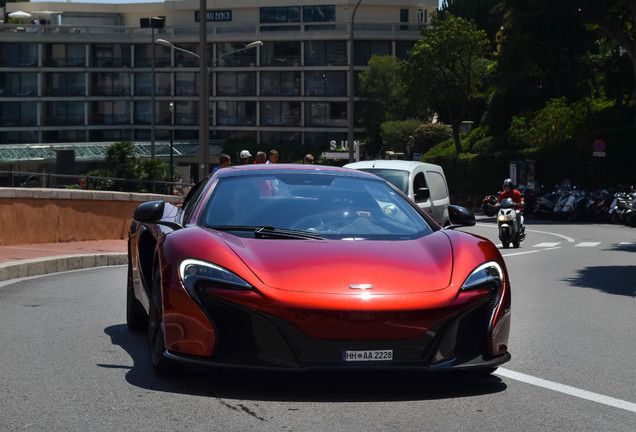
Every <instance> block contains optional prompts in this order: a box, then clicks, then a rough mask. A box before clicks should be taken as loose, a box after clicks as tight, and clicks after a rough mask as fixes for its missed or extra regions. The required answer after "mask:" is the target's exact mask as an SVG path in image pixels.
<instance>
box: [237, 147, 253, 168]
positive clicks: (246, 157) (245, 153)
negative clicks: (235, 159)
mask: <svg viewBox="0 0 636 432" xmlns="http://www.w3.org/2000/svg"><path fill="white" fill-rule="evenodd" d="M239 158H240V160H241V165H248V164H249V163H250V162H251V161H252V154H251V153H250V151H249V150H241V154H240V155H239Z"/></svg>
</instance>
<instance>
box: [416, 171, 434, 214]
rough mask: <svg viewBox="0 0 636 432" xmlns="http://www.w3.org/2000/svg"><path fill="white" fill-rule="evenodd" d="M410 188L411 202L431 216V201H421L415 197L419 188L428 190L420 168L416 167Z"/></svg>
mask: <svg viewBox="0 0 636 432" xmlns="http://www.w3.org/2000/svg"><path fill="white" fill-rule="evenodd" d="M411 188H412V193H411V198H413V200H414V201H415V202H416V203H417V205H418V206H420V207H421V208H422V209H424V210H425V211H426V212H428V214H430V215H431V216H433V214H432V213H431V200H430V199H422V198H419V197H418V196H417V191H418V190H419V189H420V188H428V184H427V182H426V177H425V176H424V170H423V169H422V168H419V167H418V168H416V169H415V171H414V173H413V180H412V182H411Z"/></svg>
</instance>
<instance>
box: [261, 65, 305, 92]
mask: <svg viewBox="0 0 636 432" xmlns="http://www.w3.org/2000/svg"><path fill="white" fill-rule="evenodd" d="M298 95H300V72H298V71H263V72H261V96H298Z"/></svg>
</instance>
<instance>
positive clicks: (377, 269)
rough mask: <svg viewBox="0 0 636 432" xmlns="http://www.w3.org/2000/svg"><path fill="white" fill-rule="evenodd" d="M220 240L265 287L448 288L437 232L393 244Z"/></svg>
mask: <svg viewBox="0 0 636 432" xmlns="http://www.w3.org/2000/svg"><path fill="white" fill-rule="evenodd" d="M222 237H223V238H224V240H225V242H226V244H227V245H228V246H229V247H230V248H231V249H232V250H233V251H234V252H235V253H236V254H237V255H238V256H239V257H240V258H241V260H242V261H243V262H244V263H245V264H246V265H247V266H248V267H249V268H250V269H251V270H252V271H253V272H254V274H255V275H256V276H257V277H258V278H259V279H260V281H261V282H262V283H263V284H264V285H267V286H268V287H271V288H275V289H280V290H289V291H297V292H313V293H329V294H360V293H361V292H362V290H363V288H362V287H361V285H362V286H365V285H371V286H372V287H373V288H371V289H372V290H373V291H372V292H373V294H374V295H379V294H385V293H386V294H397V293H404V294H409V293H421V292H430V291H438V290H442V289H444V288H446V287H447V286H448V285H449V283H450V279H451V272H452V268H453V256H452V248H451V244H450V241H449V239H448V237H447V236H446V235H444V234H443V233H442V232H439V231H438V232H436V233H433V234H430V235H427V236H424V237H422V238H419V239H416V240H397V241H396V240H393V241H373V240H357V241H348V240H280V239H246V238H241V237H236V236H233V235H229V234H223V235H222ZM356 286H357V287H356ZM366 289H369V288H368V287H366Z"/></svg>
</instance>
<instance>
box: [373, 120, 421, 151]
mask: <svg viewBox="0 0 636 432" xmlns="http://www.w3.org/2000/svg"><path fill="white" fill-rule="evenodd" d="M420 124H421V122H420V121H419V120H404V121H388V122H384V123H382V126H381V130H382V132H381V134H382V140H383V141H384V142H386V143H387V146H386V150H391V151H395V152H404V153H408V151H407V148H408V144H409V143H410V142H411V141H412V139H413V138H412V137H414V134H415V130H416V129H417V127H418V126H419V125H420Z"/></svg>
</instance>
